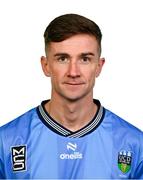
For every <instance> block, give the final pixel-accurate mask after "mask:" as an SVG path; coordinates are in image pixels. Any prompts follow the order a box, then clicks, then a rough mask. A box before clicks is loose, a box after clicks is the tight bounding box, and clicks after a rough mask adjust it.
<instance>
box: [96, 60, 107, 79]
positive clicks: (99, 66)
mask: <svg viewBox="0 0 143 180" xmlns="http://www.w3.org/2000/svg"><path fill="white" fill-rule="evenodd" d="M104 63H105V58H100V59H99V60H98V63H97V67H96V77H98V76H99V75H100V73H101V71H102V67H103V65H104Z"/></svg>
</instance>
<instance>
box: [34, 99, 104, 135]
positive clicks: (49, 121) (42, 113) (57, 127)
mask: <svg viewBox="0 0 143 180" xmlns="http://www.w3.org/2000/svg"><path fill="white" fill-rule="evenodd" d="M48 101H49V100H46V101H43V102H42V103H41V105H39V106H38V107H37V112H38V115H39V117H40V120H41V121H42V122H43V123H44V124H45V125H46V126H47V127H48V128H50V129H51V130H52V131H54V132H55V133H57V134H59V135H62V136H65V137H70V138H78V137H83V136H85V135H87V134H89V133H91V132H93V131H94V130H95V129H96V128H97V127H98V126H99V125H100V123H101V122H102V120H103V117H104V108H103V107H102V106H101V104H100V102H99V101H98V100H95V99H94V100H93V101H94V103H95V104H96V105H97V107H98V110H97V112H96V114H95V116H94V117H93V119H92V120H91V121H90V122H89V123H88V124H87V125H86V126H84V127H83V128H81V129H79V130H78V131H75V132H72V131H70V130H69V129H67V128H65V127H64V126H62V125H61V124H59V123H58V122H56V121H55V120H54V119H53V118H52V117H51V116H50V115H49V114H48V112H47V111H46V109H45V107H44V105H45V104H46V103H47V102H48Z"/></svg>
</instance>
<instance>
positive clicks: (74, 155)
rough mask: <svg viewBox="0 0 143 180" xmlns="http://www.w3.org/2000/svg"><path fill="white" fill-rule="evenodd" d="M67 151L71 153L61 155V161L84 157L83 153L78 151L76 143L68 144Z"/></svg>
mask: <svg viewBox="0 0 143 180" xmlns="http://www.w3.org/2000/svg"><path fill="white" fill-rule="evenodd" d="M66 147H67V150H68V151H69V153H63V154H60V159H62V160H63V159H82V158H83V155H82V153H80V152H78V151H76V150H77V144H76V143H74V144H73V143H70V142H69V143H68V144H67V146H66Z"/></svg>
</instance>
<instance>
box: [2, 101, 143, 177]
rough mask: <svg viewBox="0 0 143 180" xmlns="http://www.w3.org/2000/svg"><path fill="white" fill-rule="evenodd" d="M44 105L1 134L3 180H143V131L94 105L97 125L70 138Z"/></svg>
mask: <svg viewBox="0 0 143 180" xmlns="http://www.w3.org/2000/svg"><path fill="white" fill-rule="evenodd" d="M46 102H47V101H43V102H42V103H41V105H39V106H38V107H36V108H34V109H32V110H30V111H28V112H26V113H25V114H23V115H22V116H20V117H18V118H17V119H15V120H13V121H11V122H9V123H8V124H6V125H4V126H2V127H1V128H0V178H1V179H36V178H37V179H38V178H39V179H103V178H104V179H113V178H114V179H133V178H134V179H143V133H142V131H140V130H139V129H137V128H135V127H134V126H132V125H131V124H129V123H128V122H126V121H124V120H123V119H121V118H120V117H119V116H117V115H115V114H114V113H112V112H111V111H109V110H107V109H105V108H104V107H102V106H101V104H100V102H99V101H98V100H94V102H95V103H96V104H97V106H98V111H97V112H96V114H95V116H94V117H93V119H92V120H91V121H90V123H89V124H87V125H86V126H85V127H83V128H82V129H80V130H78V131H76V132H72V131H70V130H68V129H66V128H65V127H63V126H62V125H60V124H58V123H57V122H56V121H55V120H54V119H53V118H52V117H51V116H50V115H49V114H48V113H47V112H46V110H45V108H44V104H45V103H46ZM79 108H80V107H79ZM81 111H82V109H81Z"/></svg>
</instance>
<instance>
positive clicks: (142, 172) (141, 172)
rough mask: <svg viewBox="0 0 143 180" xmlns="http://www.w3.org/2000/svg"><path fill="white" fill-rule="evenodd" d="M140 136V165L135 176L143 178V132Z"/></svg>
mask: <svg viewBox="0 0 143 180" xmlns="http://www.w3.org/2000/svg"><path fill="white" fill-rule="evenodd" d="M139 138H140V150H139V152H140V154H139V157H140V158H139V159H140V160H139V165H138V167H137V169H136V172H135V178H136V179H143V133H141V136H139Z"/></svg>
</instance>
